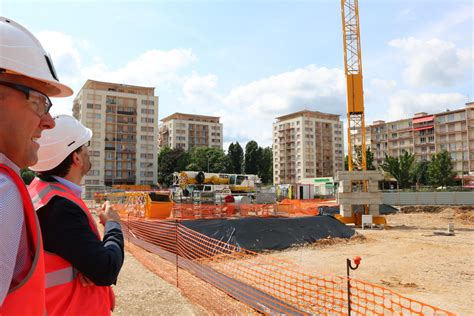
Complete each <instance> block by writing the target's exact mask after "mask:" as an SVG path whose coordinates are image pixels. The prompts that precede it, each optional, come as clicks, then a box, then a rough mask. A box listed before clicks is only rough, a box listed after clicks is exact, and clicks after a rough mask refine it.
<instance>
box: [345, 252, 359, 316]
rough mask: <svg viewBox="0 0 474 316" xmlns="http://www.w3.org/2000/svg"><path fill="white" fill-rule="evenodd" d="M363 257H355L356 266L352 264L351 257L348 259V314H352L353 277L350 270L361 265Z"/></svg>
mask: <svg viewBox="0 0 474 316" xmlns="http://www.w3.org/2000/svg"><path fill="white" fill-rule="evenodd" d="M361 260H362V259H361V258H360V257H354V263H355V264H356V266H355V267H353V266H352V264H351V259H349V258H347V259H346V265H347V315H349V316H351V278H350V271H351V270H356V269H357V268H358V267H359V264H360V261H361Z"/></svg>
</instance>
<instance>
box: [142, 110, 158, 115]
mask: <svg viewBox="0 0 474 316" xmlns="http://www.w3.org/2000/svg"><path fill="white" fill-rule="evenodd" d="M141 112H142V114H150V115H152V114H155V110H154V109H142V110H141Z"/></svg>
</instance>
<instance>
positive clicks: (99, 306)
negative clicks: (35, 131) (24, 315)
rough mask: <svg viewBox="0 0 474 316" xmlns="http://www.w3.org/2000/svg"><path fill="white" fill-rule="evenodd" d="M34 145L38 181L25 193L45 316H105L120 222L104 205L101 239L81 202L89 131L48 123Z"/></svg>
mask: <svg viewBox="0 0 474 316" xmlns="http://www.w3.org/2000/svg"><path fill="white" fill-rule="evenodd" d="M54 121H55V123H56V127H55V128H54V129H52V130H48V131H45V132H44V133H43V136H42V137H41V139H40V140H38V143H39V144H40V149H39V150H38V162H37V163H36V164H35V165H33V166H32V167H31V169H32V170H33V171H36V172H37V173H38V177H37V178H35V179H34V180H33V182H31V184H30V186H29V187H28V191H29V193H30V195H31V199H32V200H33V205H34V207H35V209H36V212H37V214H38V218H39V222H40V226H41V231H42V233H43V241H44V249H45V251H46V252H45V267H46V311H47V313H48V315H49V316H51V315H52V316H54V315H110V312H111V310H112V309H113V306H114V303H115V297H114V294H113V291H112V288H111V287H110V286H111V285H112V284H114V283H115V282H116V280H117V276H118V274H119V272H120V269H121V267H122V263H123V259H124V252H123V246H124V245H123V235H122V230H121V226H120V217H119V216H118V214H117V213H116V212H115V211H113V210H112V209H111V208H110V206H107V207H106V209H105V210H106V212H105V213H104V212H100V214H99V217H100V219H101V222H102V223H103V224H104V238H103V239H102V240H101V238H100V235H99V232H98V230H97V227H96V223H95V220H94V219H93V217H92V215H91V213H90V211H89V209H88V208H87V206H86V205H85V203H84V202H83V201H82V199H81V192H82V190H81V186H80V184H81V181H82V179H83V177H84V176H85V175H86V174H87V172H89V170H90V169H91V161H90V158H89V148H88V144H89V141H90V139H91V137H92V131H91V130H90V129H88V128H86V127H85V126H84V125H82V124H81V123H80V122H79V121H78V120H76V119H75V118H74V117H72V116H69V115H59V116H57V117H55V119H54Z"/></svg>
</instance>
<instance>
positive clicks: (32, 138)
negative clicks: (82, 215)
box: [0, 17, 72, 315]
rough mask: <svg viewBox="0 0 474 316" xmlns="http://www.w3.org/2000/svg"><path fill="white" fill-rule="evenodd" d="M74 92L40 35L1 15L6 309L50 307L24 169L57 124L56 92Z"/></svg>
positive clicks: (0, 169) (0, 237)
mask: <svg viewBox="0 0 474 316" xmlns="http://www.w3.org/2000/svg"><path fill="white" fill-rule="evenodd" d="M70 95H72V90H71V89H70V88H69V87H67V86H65V85H63V84H61V83H60V82H59V80H58V77H57V75H56V72H55V70H54V67H53V63H52V61H51V59H50V58H49V55H48V54H47V53H46V52H45V50H44V49H43V47H42V46H41V44H40V42H39V41H38V40H37V39H36V38H35V37H34V35H33V34H31V32H29V31H28V30H27V29H25V28H24V27H23V26H21V25H19V24H18V23H16V22H14V21H12V20H10V19H7V18H4V17H0V113H1V114H0V315H44V312H45V301H44V287H45V272H44V262H43V255H44V254H43V247H42V244H41V243H42V241H41V234H40V229H39V227H38V223H37V218H36V215H35V212H34V209H33V205H32V203H31V200H30V198H29V196H28V192H27V191H26V187H25V185H24V183H23V182H22V180H21V178H20V176H19V173H20V169H23V168H26V167H28V166H31V165H33V164H35V163H36V161H37V159H38V157H37V151H38V148H39V145H38V143H37V140H38V139H39V138H40V137H41V134H42V132H43V131H44V130H48V129H51V128H53V127H54V121H53V119H52V117H51V115H50V114H49V110H50V108H51V105H52V103H51V100H50V97H67V96H70Z"/></svg>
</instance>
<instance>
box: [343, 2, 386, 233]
mask: <svg viewBox="0 0 474 316" xmlns="http://www.w3.org/2000/svg"><path fill="white" fill-rule="evenodd" d="M341 14H342V30H343V43H344V70H345V75H346V91H347V102H346V103H347V144H348V148H347V151H348V166H349V172H338V174H337V176H336V180H338V181H339V192H338V195H337V199H338V202H339V205H340V215H339V216H338V218H339V220H341V221H342V222H344V223H354V224H356V225H360V224H361V223H362V215H366V216H367V215H369V216H371V218H372V221H373V223H376V224H385V218H384V217H382V216H379V205H380V204H382V202H383V197H382V194H381V193H380V192H379V189H378V181H380V180H382V179H383V176H382V175H381V174H380V173H379V172H378V171H367V157H366V143H365V113H364V88H363V78H362V51H361V45H360V26H359V5H358V0H341ZM357 138H359V139H360V146H361V151H360V152H361V158H362V159H361V161H360V163H357V164H356V165H354V164H355V162H354V158H355V157H356V154H355V143H356V139H357Z"/></svg>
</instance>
